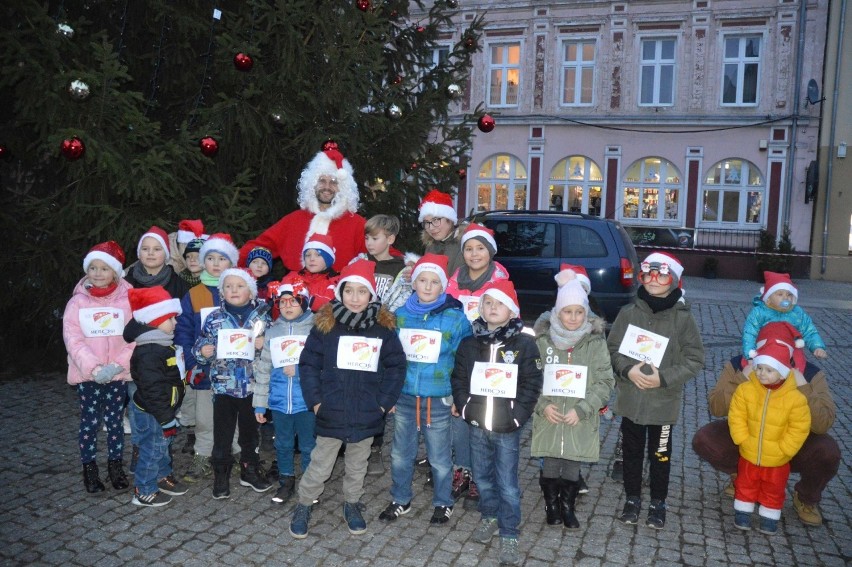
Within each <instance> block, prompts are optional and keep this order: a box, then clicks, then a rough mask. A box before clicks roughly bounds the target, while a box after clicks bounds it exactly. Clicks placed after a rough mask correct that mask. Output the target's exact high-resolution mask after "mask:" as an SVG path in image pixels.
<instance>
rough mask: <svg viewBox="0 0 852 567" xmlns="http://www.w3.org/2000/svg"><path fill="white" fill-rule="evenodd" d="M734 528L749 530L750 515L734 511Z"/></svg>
mask: <svg viewBox="0 0 852 567" xmlns="http://www.w3.org/2000/svg"><path fill="white" fill-rule="evenodd" d="M734 526H736V527H737V528H738V529H741V530H743V531H748V530H750V529H751V514H749V513H748V512H740V511H739V510H734Z"/></svg>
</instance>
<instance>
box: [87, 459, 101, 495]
mask: <svg viewBox="0 0 852 567" xmlns="http://www.w3.org/2000/svg"><path fill="white" fill-rule="evenodd" d="M83 485H84V486H85V487H86V492H88V493H89V494H94V493H95V492H103V491H104V483H102V482H101V479H100V478H98V463H96V462H95V461H91V462H88V463H84V464H83Z"/></svg>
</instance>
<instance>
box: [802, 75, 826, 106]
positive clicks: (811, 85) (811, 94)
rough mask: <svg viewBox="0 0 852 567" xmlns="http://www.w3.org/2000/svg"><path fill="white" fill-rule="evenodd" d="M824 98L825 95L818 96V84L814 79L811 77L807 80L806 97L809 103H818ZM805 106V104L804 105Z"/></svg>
mask: <svg viewBox="0 0 852 567" xmlns="http://www.w3.org/2000/svg"><path fill="white" fill-rule="evenodd" d="M824 100H825V97H823V98H820V97H819V85H818V84H817V82H816V79H811V80H810V81H808V97H807V101H808V102H809V103H810V104H819V103H821V102H822V101H824ZM806 106H807V105H806Z"/></svg>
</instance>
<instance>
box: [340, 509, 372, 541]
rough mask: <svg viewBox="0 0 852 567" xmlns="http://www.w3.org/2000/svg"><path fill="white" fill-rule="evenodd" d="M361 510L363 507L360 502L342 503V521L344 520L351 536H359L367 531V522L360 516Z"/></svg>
mask: <svg viewBox="0 0 852 567" xmlns="http://www.w3.org/2000/svg"><path fill="white" fill-rule="evenodd" d="M363 508H364V505H363V504H361V503H360V502H344V503H343V519H344V520H346V527H347V528H349V533H350V534H352V535H361V534H363V533H365V532H366V531H367V522H365V521H364V516H362V515H361V510H362V509H363Z"/></svg>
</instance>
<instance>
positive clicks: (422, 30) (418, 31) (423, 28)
mask: <svg viewBox="0 0 852 567" xmlns="http://www.w3.org/2000/svg"><path fill="white" fill-rule="evenodd" d="M425 31H426V28H425V27H423V26H417V33H423V32H425Z"/></svg>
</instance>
